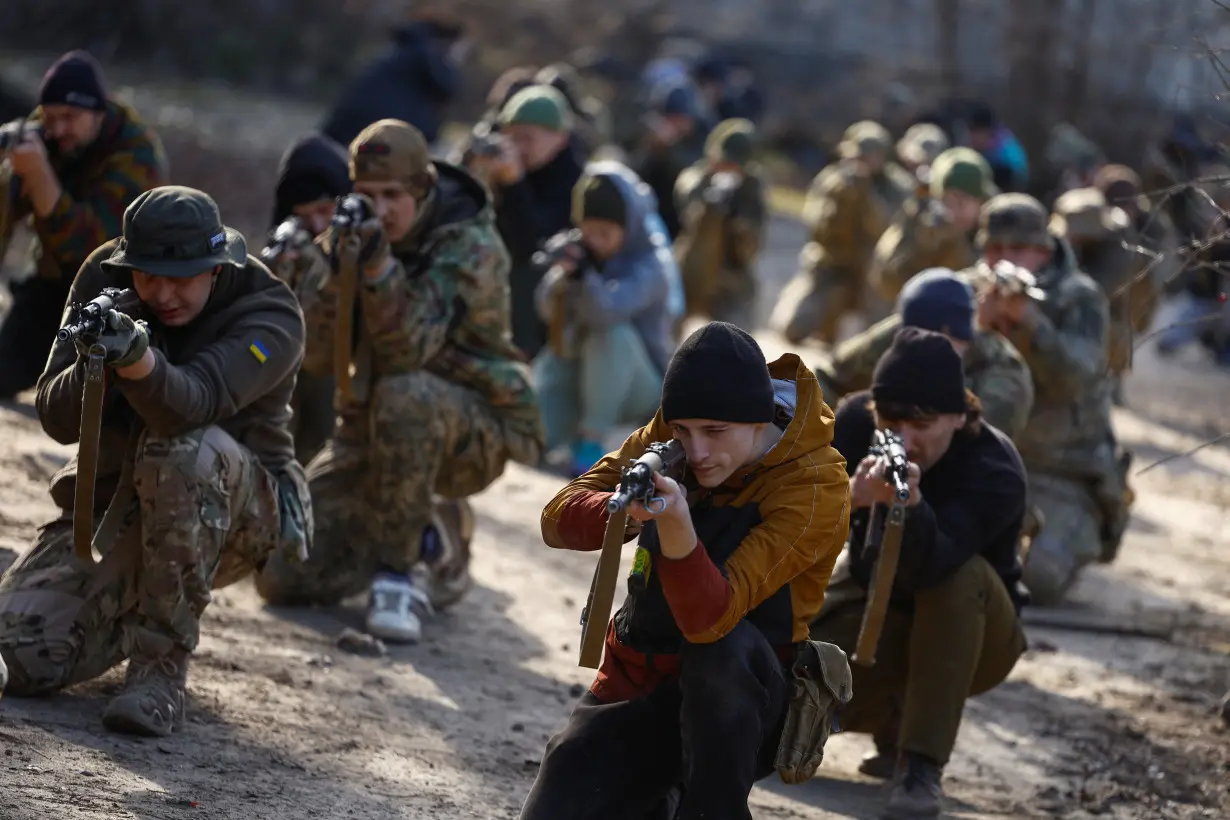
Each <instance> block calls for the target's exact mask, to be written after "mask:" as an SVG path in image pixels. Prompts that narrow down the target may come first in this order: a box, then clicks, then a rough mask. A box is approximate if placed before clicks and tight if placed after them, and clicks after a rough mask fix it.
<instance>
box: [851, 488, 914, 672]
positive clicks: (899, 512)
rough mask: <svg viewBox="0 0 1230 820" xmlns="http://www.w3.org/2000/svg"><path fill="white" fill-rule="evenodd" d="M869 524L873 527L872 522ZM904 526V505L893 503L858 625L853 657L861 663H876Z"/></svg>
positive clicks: (895, 575) (868, 664) (871, 664)
mask: <svg viewBox="0 0 1230 820" xmlns="http://www.w3.org/2000/svg"><path fill="white" fill-rule="evenodd" d="M868 526H871V524H870V523H869V524H868ZM904 527H905V505H903V504H900V503H894V504H893V505H892V506H891V507H889V509H888V515H887V519H886V521H885V522H884V534H883V536H882V537H881V539H880V557H879V558H877V559H876V568H875V575H874V577H873V578H872V581H871V590H870V591H869V592H868V596H867V605H866V607H865V608H864V609H863V624H862V626H861V627H860V628H859V633H858V644H857V645H856V646H855V649H854V656H853V657H852V658H851V660H853V661H854V662H855V663H857V664H859V665H860V666H875V663H876V647H878V646H879V643H880V633H881V632H883V631H884V619H885V618H886V617H888V601H889V599H890V598H891V597H892V594H893V582H894V581H895V580H896V578H897V561H898V559H899V558H900V557H901V531H902V529H903V528H904Z"/></svg>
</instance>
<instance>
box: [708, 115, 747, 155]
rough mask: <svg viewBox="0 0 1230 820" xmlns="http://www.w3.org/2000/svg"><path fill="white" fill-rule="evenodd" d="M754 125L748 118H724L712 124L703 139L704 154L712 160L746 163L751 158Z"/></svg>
mask: <svg viewBox="0 0 1230 820" xmlns="http://www.w3.org/2000/svg"><path fill="white" fill-rule="evenodd" d="M755 133H756V127H755V126H754V125H752V123H751V122H749V121H748V120H740V119H734V120H724V121H722V122H720V123H718V124H717V125H716V126H714V128H713V131H712V132H711V133H710V134H709V138H708V139H706V140H705V156H707V157H708V158H709V159H710V160H712V161H714V162H733V163H735V164H736V165H746V164H747V163H748V162H750V161H751V159H752V137H753V135H754V134H755Z"/></svg>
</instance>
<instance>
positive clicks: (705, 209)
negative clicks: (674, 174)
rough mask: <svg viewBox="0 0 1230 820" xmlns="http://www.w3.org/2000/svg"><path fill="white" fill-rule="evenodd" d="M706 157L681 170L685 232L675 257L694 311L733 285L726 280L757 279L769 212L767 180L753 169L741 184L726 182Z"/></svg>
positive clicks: (678, 188) (679, 205)
mask: <svg viewBox="0 0 1230 820" xmlns="http://www.w3.org/2000/svg"><path fill="white" fill-rule="evenodd" d="M714 181H715V175H714V174H712V173H710V172H709V170H708V168H707V166H706V164H705V163H704V162H700V163H697V164H696V165H693V166H692V167H691V168H688V169H687V170H686V171H684V172H683V173H682V174H680V175H679V179H678V180H676V182H675V207H676V209H677V210H678V212H679V215H680V219H681V222H682V231H681V233H680V235H679V237H678V239H676V240H675V258H676V260H677V261H678V263H679V270H680V273H681V274H682V276H683V279H684V283H685V286H686V288H687V292H688V296H689V300H688V301H689V303H692V302H699V303H701V304H690V305H689V308H690V309H689V313H693V312H697V311H699V312H704V311H705V309H706V306H707V305H708V299H707V298H706V297H705V295H706V294H711V293H712V292H713V291H715V290H719V289H722V288H724V287H725V288H727V289H732V288H733V286H734V284H735V283H734V282H731V281H727V280H734V279H740V278H742V279H753V278H754V277H755V267H756V255H757V254H758V253H759V252H760V245H761V242H762V241H763V238H764V227H765V220H766V214H767V206H766V203H765V187H766V186H765V183H764V180H763V179H762V178H761V176H760V175H759V173H758V172H757V171H756V170H755V169H748V171H747V173H746V174H745V175H744V176H743V178H742V180H741V181H739V182H738V183H737V184H736V185H733V186H729V187H727V186H725V185H723V184H722V183H721V180H720V178H719V181H718V183H717V184H714Z"/></svg>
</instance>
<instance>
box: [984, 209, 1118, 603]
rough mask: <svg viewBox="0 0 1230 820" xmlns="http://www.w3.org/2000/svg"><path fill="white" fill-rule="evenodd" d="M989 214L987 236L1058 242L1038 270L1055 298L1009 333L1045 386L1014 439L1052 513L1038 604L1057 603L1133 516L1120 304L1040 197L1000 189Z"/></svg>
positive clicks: (1036, 582) (1029, 581) (1042, 539)
mask: <svg viewBox="0 0 1230 820" xmlns="http://www.w3.org/2000/svg"><path fill="white" fill-rule="evenodd" d="M982 223H983V226H982V229H981V230H980V232H979V244H980V245H981V244H984V243H985V242H986V241H987V240H988V239H989V238H990V239H995V240H997V241H1002V242H1006V243H1019V244H1025V245H1041V244H1043V243H1045V244H1048V245H1050V246H1051V247H1052V248H1053V257H1052V259H1051V261H1050V262H1049V263H1048V264H1047V265H1046V267H1045V268H1043V269H1042V270H1041V271H1039V272H1038V273H1037V274H1036V276H1037V283H1038V286H1039V287H1040V288H1041V289H1042V290H1043V291H1044V292H1045V294H1046V298H1045V300H1043V301H1038V300H1031V301H1030V303H1029V305H1028V307H1027V309H1026V312H1025V316H1024V320H1023V321H1022V322H1021V324H1020V325H1018V326H1016V327H1015V328H1014V329H1013V330H1012V331H1011V332H1010V333H1008V334H1007V336H1008V341H1010V342H1011V343H1012V344H1013V346H1015V347H1016V349H1017V350H1019V351H1020V352H1021V355H1022V356H1023V357H1024V358H1025V361H1026V362H1027V363H1028V364H1029V369H1030V372H1031V374H1032V376H1033V381H1034V391H1035V399H1034V406H1033V410H1032V411H1031V412H1030V415H1029V421H1028V423H1027V424H1026V425H1025V429H1024V430H1022V431H1021V432H1020V433H1019V434H1018V435H1017V436H1015V437H1014V439H1013V441H1014V442H1015V443H1016V445H1017V449H1018V450H1020V453H1021V457H1022V459H1023V460H1024V461H1025V466H1026V467H1027V468H1028V470H1029V492H1030V502H1031V504H1034V505H1036V506H1037V507H1038V508H1039V509H1040V510H1041V513H1042V518H1043V522H1044V523H1043V525H1042V530H1041V532H1040V533H1039V535H1038V536H1037V537H1035V538H1033V540H1032V542H1031V544H1030V550H1029V555H1028V560H1027V563H1026V565H1025V575H1024V580H1025V585H1026V586H1027V587H1028V588H1029V589H1030V591H1031V592H1032V593H1033V596H1034V599H1035V600H1036V601H1037V602H1038V603H1040V604H1043V605H1047V604H1053V603H1055V602H1057V601H1058V600H1059V599H1060V598H1061V597H1062V596H1063V594H1064V593H1065V592H1066V591H1067V589H1068V588H1069V587H1070V586H1071V584H1072V582H1073V581H1075V579H1076V575H1077V573H1078V571H1079V570H1080V568H1081V567H1082V566H1084V565H1086V564H1088V563H1090V562H1092V561H1094V560H1097V559H1098V558H1099V557H1100V556H1101V555H1102V554H1103V552H1104V547H1103V541H1104V540H1107V538H1108V536H1111V535H1113V532H1112V531H1113V530H1115V529H1118V535H1119V536H1121V535H1122V526H1123V525H1124V524H1125V523H1126V509H1125V508H1124V507H1123V500H1124V487H1123V485H1122V482H1118V483H1119V486H1118V487H1115V486H1113V485H1114V483H1115V482H1113V481H1111V480H1109V479H1110V477H1112V476H1116V475H1117V473H1118V470H1117V467H1118V465H1117V464H1116V453H1115V446H1114V438H1113V434H1112V431H1111V426H1110V395H1109V389H1108V385H1107V380H1106V360H1107V336H1108V333H1109V327H1110V307H1109V304H1108V302H1107V299H1106V294H1104V293H1103V292H1102V289H1101V288H1100V287H1099V286H1098V284H1097V283H1096V282H1094V281H1093V280H1092V279H1091V278H1090V277H1089V276H1087V275H1086V274H1084V273H1082V272H1081V271H1080V270H1079V268H1078V267H1077V265H1076V257H1075V254H1074V253H1073V251H1072V248H1071V246H1070V245H1069V244H1068V243H1067V241H1066V240H1063V239H1061V238H1058V237H1054V236H1051V235H1050V234H1048V233H1047V228H1046V211H1045V210H1044V209H1043V208H1042V206H1041V204H1040V203H1039V202H1038V201H1037V200H1035V199H1033V198H1032V197H1028V196H1025V195H1023V194H1006V195H1003V196H999V197H996V198H995V199H992V200H991V201H990V202H988V203H987V205H986V206H985V208H984V209H983V213H982ZM1115 540H1117V536H1116V537H1115Z"/></svg>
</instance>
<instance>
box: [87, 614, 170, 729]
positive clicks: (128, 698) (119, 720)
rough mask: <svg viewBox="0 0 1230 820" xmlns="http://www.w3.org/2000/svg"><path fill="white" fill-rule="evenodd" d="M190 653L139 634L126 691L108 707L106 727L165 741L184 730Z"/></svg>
mask: <svg viewBox="0 0 1230 820" xmlns="http://www.w3.org/2000/svg"><path fill="white" fill-rule="evenodd" d="M187 682H188V651H187V650H186V649H183V648H182V647H179V646H176V645H175V644H174V642H172V641H171V640H170V639H169V638H165V637H163V636H161V635H156V634H154V633H152V632H149V631H148V630H144V629H142V630H138V635H137V638H136V640H135V641H134V648H133V651H132V652H131V653H130V656H129V658H128V672H127V674H126V675H125V676H124V690H123V691H122V692H120V693H119V694H118V695H116V697H115V698H114V699H113V700H112V701H111V702H110V703H109V704H107V708H106V710H105V711H104V712H103V725H104V726H106V727H107V728H108V729H110V730H111V731H113V732H121V733H123V734H130V735H142V736H145V737H166V736H167V735H169V734H171V733H172V732H174V731H175V730H177V729H180V728H181V727H182V726H183V722H184V700H185V695H184V688H185V686H186V685H187Z"/></svg>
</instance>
